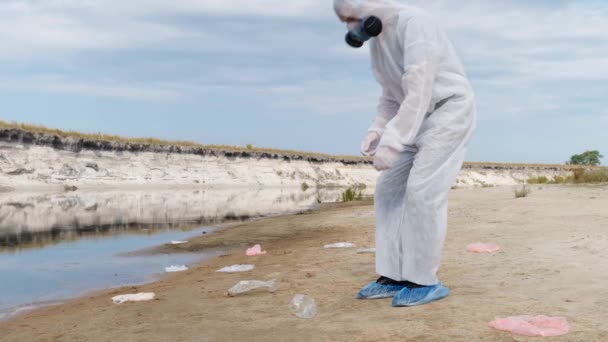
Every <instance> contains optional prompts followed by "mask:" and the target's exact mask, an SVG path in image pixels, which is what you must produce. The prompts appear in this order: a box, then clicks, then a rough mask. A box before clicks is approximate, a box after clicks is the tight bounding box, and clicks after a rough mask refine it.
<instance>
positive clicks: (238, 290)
mask: <svg viewBox="0 0 608 342" xmlns="http://www.w3.org/2000/svg"><path fill="white" fill-rule="evenodd" d="M257 289H266V290H267V291H268V292H270V293H273V292H275V291H276V290H277V281H276V280H271V281H260V280H243V281H241V282H239V283H238V284H236V285H234V286H233V287H232V288H231V289H230V290H228V296H230V297H234V296H237V295H240V294H244V293H247V292H251V291H253V290H257Z"/></svg>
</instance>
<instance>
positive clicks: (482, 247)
mask: <svg viewBox="0 0 608 342" xmlns="http://www.w3.org/2000/svg"><path fill="white" fill-rule="evenodd" d="M499 250H500V246H498V245H495V244H492V243H472V244H470V245H468V246H467V252H470V253H495V252H498V251H499Z"/></svg>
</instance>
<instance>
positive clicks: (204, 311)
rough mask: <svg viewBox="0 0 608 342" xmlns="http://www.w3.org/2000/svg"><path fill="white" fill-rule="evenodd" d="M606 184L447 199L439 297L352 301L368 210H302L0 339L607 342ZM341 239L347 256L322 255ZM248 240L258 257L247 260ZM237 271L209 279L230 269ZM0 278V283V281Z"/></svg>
mask: <svg viewBox="0 0 608 342" xmlns="http://www.w3.org/2000/svg"><path fill="white" fill-rule="evenodd" d="M607 208H608V187H606V186H603V187H600V186H585V187H583V186H581V187H574V186H542V187H539V186H534V187H532V193H531V194H530V196H529V197H527V198H521V199H516V198H515V196H514V194H513V188H510V187H500V188H484V189H481V188H477V189H456V190H454V191H452V193H451V195H450V228H449V234H448V238H447V241H446V247H445V252H444V258H443V265H442V269H441V271H440V278H441V279H442V281H443V282H444V284H445V285H446V286H448V287H449V288H450V289H451V290H452V294H451V296H450V297H448V298H447V299H445V300H442V301H439V302H436V303H433V304H430V305H426V306H421V307H415V308H399V309H395V308H391V307H390V300H379V301H357V300H355V299H354V295H355V294H356V292H357V291H358V290H359V289H360V288H361V287H362V286H363V285H365V284H366V283H368V282H370V281H372V280H374V279H376V277H377V276H376V274H375V272H374V270H375V265H374V255H373V254H357V253H356V250H357V248H359V247H362V248H365V247H374V214H373V205H372V203H371V202H370V201H361V202H353V203H349V204H333V205H323V206H322V207H321V208H320V209H318V210H314V211H311V212H307V213H303V214H299V215H293V216H283V217H274V218H266V219H262V220H257V221H253V222H248V223H245V224H238V225H234V226H231V227H229V228H226V229H224V230H221V231H218V232H216V233H213V234H209V235H205V236H200V237H197V238H196V239H193V240H192V241H191V242H190V243H188V244H185V245H179V246H169V245H167V246H160V247H159V248H157V249H156V250H155V251H153V252H156V253H178V252H184V251H201V250H205V249H217V248H224V249H225V250H226V251H228V252H227V253H226V255H225V256H222V257H218V258H215V259H212V260H209V261H207V262H205V263H203V264H201V265H198V266H193V267H191V268H190V270H188V271H186V272H182V273H177V274H172V275H168V276H165V277H163V278H162V279H161V280H160V281H158V282H156V283H152V284H148V285H143V286H134V287H128V288H122V289H112V290H105V291H101V292H97V293H94V294H90V295H88V296H85V297H83V298H79V299H75V300H73V301H70V302H67V303H65V304H63V305H60V306H55V307H49V308H43V309H39V310H36V311H33V312H30V313H27V314H24V315H21V316H19V317H16V318H14V319H12V320H11V321H8V322H3V323H1V324H0V340H1V341H288V340H289V341H532V340H536V339H531V338H525V337H517V336H513V335H510V334H508V333H503V332H498V331H494V330H492V329H491V328H489V327H488V322H490V321H492V320H493V319H494V318H496V317H503V316H511V315H523V314H533V315H536V314H544V315H549V316H563V317H566V318H567V319H568V320H569V321H570V324H571V332H570V333H569V334H568V335H566V336H564V337H558V338H551V340H552V341H608V322H607V321H606V317H608V285H607V284H608V255H607V254H606V251H607V250H608V209H607ZM335 242H352V243H354V244H356V245H357V248H354V249H334V250H328V249H324V248H323V246H324V245H326V244H330V243H335ZM473 242H488V243H496V244H498V245H500V246H501V247H502V249H501V251H500V252H498V253H495V254H492V255H477V254H469V253H467V252H466V251H465V248H466V246H467V245H468V244H470V243H473ZM256 243H260V244H262V246H263V248H264V249H265V250H267V251H268V254H267V255H265V256H259V257H247V256H245V249H246V248H247V247H250V246H251V245H253V244H256ZM241 263H248V264H255V265H256V269H255V270H254V271H251V272H248V273H236V274H220V273H216V270H218V269H219V268H222V267H224V266H229V265H233V264H241ZM271 278H277V279H278V282H279V288H278V290H277V292H276V293H274V294H270V293H265V292H256V293H252V294H248V295H244V296H240V297H235V298H229V297H227V296H226V291H227V289H229V288H230V287H232V286H233V285H235V284H236V283H238V282H239V281H241V280H250V279H258V280H268V279H271ZM2 281H7V280H5V279H3V280H2ZM136 292H154V293H156V296H157V299H156V300H154V301H150V302H142V303H132V304H129V303H128V304H123V305H114V304H113V303H112V301H111V298H112V297H113V296H115V295H119V294H126V293H136ZM300 293H301V294H306V295H309V296H311V297H313V298H314V299H315V300H316V302H317V304H318V314H317V316H316V317H315V318H314V319H312V320H302V319H299V318H297V317H295V316H294V315H292V313H291V312H290V309H289V302H290V301H291V299H292V297H293V296H294V295H295V294H300Z"/></svg>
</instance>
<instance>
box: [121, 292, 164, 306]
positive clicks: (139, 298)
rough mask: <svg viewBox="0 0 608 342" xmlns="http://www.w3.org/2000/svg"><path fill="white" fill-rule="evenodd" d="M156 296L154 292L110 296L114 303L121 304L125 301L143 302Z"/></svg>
mask: <svg viewBox="0 0 608 342" xmlns="http://www.w3.org/2000/svg"><path fill="white" fill-rule="evenodd" d="M154 298H156V294H154V293H135V294H127V295H121V296H116V297H112V301H113V302H114V304H123V303H126V302H145V301H149V300H153V299H154Z"/></svg>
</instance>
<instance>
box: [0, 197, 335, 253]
mask: <svg viewBox="0 0 608 342" xmlns="http://www.w3.org/2000/svg"><path fill="white" fill-rule="evenodd" d="M341 191H342V190H341V189H325V190H321V191H312V190H309V191H302V190H299V189H284V188H265V189H243V188H240V189H206V190H194V191H193V190H157V191H103V192H99V191H97V192H91V191H89V192H87V191H84V192H82V191H78V192H68V193H63V192H62V193H45V194H40V193H4V194H1V195H0V252H2V251H5V252H6V251H15V250H19V249H27V248H41V247H44V246H47V245H50V244H55V243H60V242H63V241H74V240H78V239H81V238H83V237H92V236H93V237H107V236H112V235H117V234H124V233H139V234H150V232H154V231H163V230H173V229H178V228H179V229H185V230H187V229H191V228H192V227H196V226H204V225H205V226H208V225H215V224H218V223H221V222H225V221H239V220H245V219H248V218H251V217H259V216H264V215H280V214H286V213H289V212H293V211H297V210H302V209H304V208H307V207H310V206H312V205H314V204H316V203H318V202H321V201H322V202H331V201H335V200H336V199H337V198H338V197H339V195H340V193H341Z"/></svg>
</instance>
